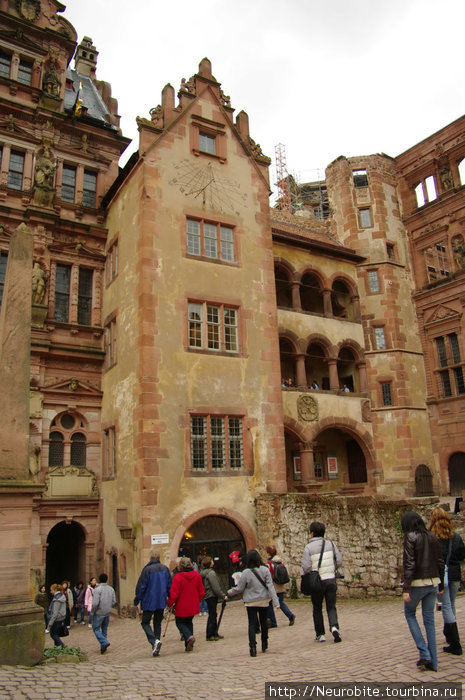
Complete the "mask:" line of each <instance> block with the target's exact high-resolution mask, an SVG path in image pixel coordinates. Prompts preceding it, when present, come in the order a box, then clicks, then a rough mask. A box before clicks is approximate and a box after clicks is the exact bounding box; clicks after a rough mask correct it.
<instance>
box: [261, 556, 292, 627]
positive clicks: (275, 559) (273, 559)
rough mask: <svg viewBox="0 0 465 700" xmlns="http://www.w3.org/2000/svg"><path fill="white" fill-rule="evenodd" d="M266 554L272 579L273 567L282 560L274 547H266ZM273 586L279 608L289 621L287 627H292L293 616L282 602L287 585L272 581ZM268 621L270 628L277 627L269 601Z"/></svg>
mask: <svg viewBox="0 0 465 700" xmlns="http://www.w3.org/2000/svg"><path fill="white" fill-rule="evenodd" d="M266 551H267V554H268V561H267V565H268V568H269V570H270V574H271V578H272V579H273V574H274V567H275V566H276V565H277V564H282V559H281V557H280V556H279V555H278V554H277V552H276V547H275V546H274V545H268V547H267V548H266ZM273 585H274V588H275V591H276V595H277V596H278V600H279V607H280V609H281V610H282V611H283V613H284V614H285V616H286V617H287V619H288V620H289V626H290V627H292V625H293V624H294V622H295V615H294V613H292V612H291V611H290V610H289V608H288V607H287V605H286V603H285V602H284V593H285V592H286V589H287V584H285V583H277V582H276V581H275V580H273ZM268 619H269V620H270V627H277V626H278V623H277V622H276V615H275V612H274V608H273V603H272V602H271V600H270V604H269V606H268Z"/></svg>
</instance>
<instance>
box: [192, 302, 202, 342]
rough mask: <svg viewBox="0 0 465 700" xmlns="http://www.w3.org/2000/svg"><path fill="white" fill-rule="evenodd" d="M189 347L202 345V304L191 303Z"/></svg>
mask: <svg viewBox="0 0 465 700" xmlns="http://www.w3.org/2000/svg"><path fill="white" fill-rule="evenodd" d="M189 347H191V348H201V347H202V304H189Z"/></svg>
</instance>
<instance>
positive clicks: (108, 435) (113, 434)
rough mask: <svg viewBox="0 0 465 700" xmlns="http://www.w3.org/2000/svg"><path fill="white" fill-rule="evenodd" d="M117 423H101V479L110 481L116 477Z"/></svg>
mask: <svg viewBox="0 0 465 700" xmlns="http://www.w3.org/2000/svg"><path fill="white" fill-rule="evenodd" d="M117 434H118V430H117V424H116V422H113V423H104V424H103V425H102V479H103V480H104V481H110V480H112V479H115V478H116V472H117V465H118V460H117V439H118V438H117Z"/></svg>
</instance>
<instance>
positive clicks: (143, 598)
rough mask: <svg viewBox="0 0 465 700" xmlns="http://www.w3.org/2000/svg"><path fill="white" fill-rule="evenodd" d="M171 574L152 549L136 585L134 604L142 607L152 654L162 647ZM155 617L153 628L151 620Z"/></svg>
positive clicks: (144, 624)
mask: <svg viewBox="0 0 465 700" xmlns="http://www.w3.org/2000/svg"><path fill="white" fill-rule="evenodd" d="M170 586H171V574H170V571H169V569H168V567H167V566H165V565H164V564H161V563H160V554H159V553H158V552H157V551H155V550H152V552H151V553H150V561H149V563H148V564H146V565H145V566H144V568H143V569H142V571H141V574H140V576H139V580H138V581H137V585H136V593H135V597H134V605H139V603H140V607H141V609H142V622H141V623H140V624H141V626H142V629H143V630H144V632H145V634H146V637H147V641H148V643H149V644H150V646H151V647H152V656H158V655H159V654H160V649H161V641H160V637H161V623H162V620H163V612H164V610H165V607H166V600H167V598H168V594H169V592H170ZM152 619H153V628H152V625H151V621H152Z"/></svg>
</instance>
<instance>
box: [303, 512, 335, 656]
mask: <svg viewBox="0 0 465 700" xmlns="http://www.w3.org/2000/svg"><path fill="white" fill-rule="evenodd" d="M324 534H325V526H324V525H323V523H320V522H313V523H311V525H310V537H311V540H310V542H309V543H308V544H307V545H306V547H305V549H304V553H303V556H302V569H303V570H304V574H306V573H308V572H309V571H316V570H317V569H318V571H319V572H320V578H321V591H318V593H312V605H313V624H314V626H315V635H316V636H315V642H325V641H326V637H325V623H324V621H323V599H324V600H325V603H326V612H327V614H328V622H329V627H330V630H331V634H332V635H333V637H334V641H335V642H340V641H342V638H341V633H340V632H339V623H338V620H337V610H336V591H337V583H336V569H337V567H338V566H340V565H341V564H342V556H341V553H340V551H339V550H338V548H337V547H336V545H335V544H334V543H333V542H331V540H325V539H324ZM322 549H323V556H322V557H321V563H320V566H319V568H318V563H319V562H320V555H321V551H322Z"/></svg>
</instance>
